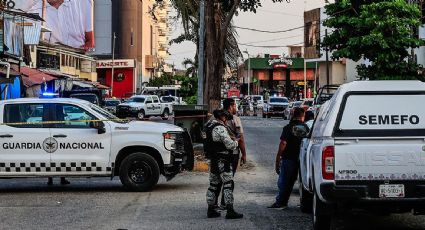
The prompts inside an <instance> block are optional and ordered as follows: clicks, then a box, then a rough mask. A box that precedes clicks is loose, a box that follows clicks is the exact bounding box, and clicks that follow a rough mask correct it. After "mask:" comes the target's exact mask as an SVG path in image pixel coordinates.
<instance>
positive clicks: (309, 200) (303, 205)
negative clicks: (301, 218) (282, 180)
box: [298, 174, 313, 213]
mask: <svg viewBox="0 0 425 230" xmlns="http://www.w3.org/2000/svg"><path fill="white" fill-rule="evenodd" d="M299 178H300V181H299V185H298V187H299V188H298V189H299V192H300V209H301V212H303V213H311V212H312V211H313V210H312V208H313V195H312V194H311V193H310V192H309V191H307V190H305V189H304V186H303V184H302V181H301V174H300V175H299Z"/></svg>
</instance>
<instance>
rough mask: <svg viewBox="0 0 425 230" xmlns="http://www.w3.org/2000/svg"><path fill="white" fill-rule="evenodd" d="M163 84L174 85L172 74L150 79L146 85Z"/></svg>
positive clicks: (157, 85) (156, 85) (158, 85)
mask: <svg viewBox="0 0 425 230" xmlns="http://www.w3.org/2000/svg"><path fill="white" fill-rule="evenodd" d="M163 85H174V80H173V76H171V75H170V74H163V75H162V76H161V77H155V78H153V79H151V80H150V81H149V83H148V86H151V87H160V86H163Z"/></svg>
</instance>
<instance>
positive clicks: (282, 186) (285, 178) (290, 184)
mask: <svg viewBox="0 0 425 230" xmlns="http://www.w3.org/2000/svg"><path fill="white" fill-rule="evenodd" d="M299 167H300V164H299V163H298V161H294V160H282V161H281V162H280V173H279V180H278V181H277V187H278V188H279V194H278V195H277V196H276V203H278V204H280V205H285V206H286V205H288V200H289V197H290V196H291V193H292V189H293V188H294V184H295V181H296V180H297V178H298V170H299Z"/></svg>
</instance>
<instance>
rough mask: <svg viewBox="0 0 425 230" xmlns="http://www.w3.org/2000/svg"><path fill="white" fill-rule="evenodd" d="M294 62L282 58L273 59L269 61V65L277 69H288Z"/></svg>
mask: <svg viewBox="0 0 425 230" xmlns="http://www.w3.org/2000/svg"><path fill="white" fill-rule="evenodd" d="M292 64H293V61H292V60H291V59H287V58H284V57H281V58H273V59H270V60H269V65H272V66H273V68H275V69H282V68H283V69H286V68H288V65H292Z"/></svg>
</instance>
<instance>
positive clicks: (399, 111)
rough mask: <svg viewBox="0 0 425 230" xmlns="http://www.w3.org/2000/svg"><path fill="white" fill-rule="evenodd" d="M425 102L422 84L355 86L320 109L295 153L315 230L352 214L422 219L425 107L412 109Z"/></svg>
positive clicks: (343, 89)
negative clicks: (345, 213) (409, 215)
mask: <svg viewBox="0 0 425 230" xmlns="http://www.w3.org/2000/svg"><path fill="white" fill-rule="evenodd" d="M424 101H425V83H423V82H419V81H358V82H352V83H348V84H345V85H342V86H341V87H340V88H339V89H338V90H337V91H336V92H335V94H334V95H333V97H332V98H331V99H330V100H329V101H327V102H326V103H325V104H323V106H321V108H320V111H319V114H318V116H317V118H316V120H315V121H314V124H313V127H312V131H311V132H310V133H309V134H308V135H307V136H306V138H307V139H305V140H304V141H303V146H302V148H301V153H300V174H301V175H300V177H299V178H300V198H301V210H302V211H304V212H309V211H312V212H313V217H314V218H313V226H314V229H329V227H330V223H331V219H332V218H333V216H334V214H336V213H340V212H342V211H347V210H352V209H364V210H367V211H374V212H378V213H383V214H389V213H403V212H413V213H414V214H418V215H419V214H421V215H422V214H425V107H423V106H412V103H413V104H416V103H422V102H424ZM394 105H396V106H394ZM296 129H300V130H302V129H303V126H299V127H297V128H296ZM298 133H302V132H301V131H298Z"/></svg>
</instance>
